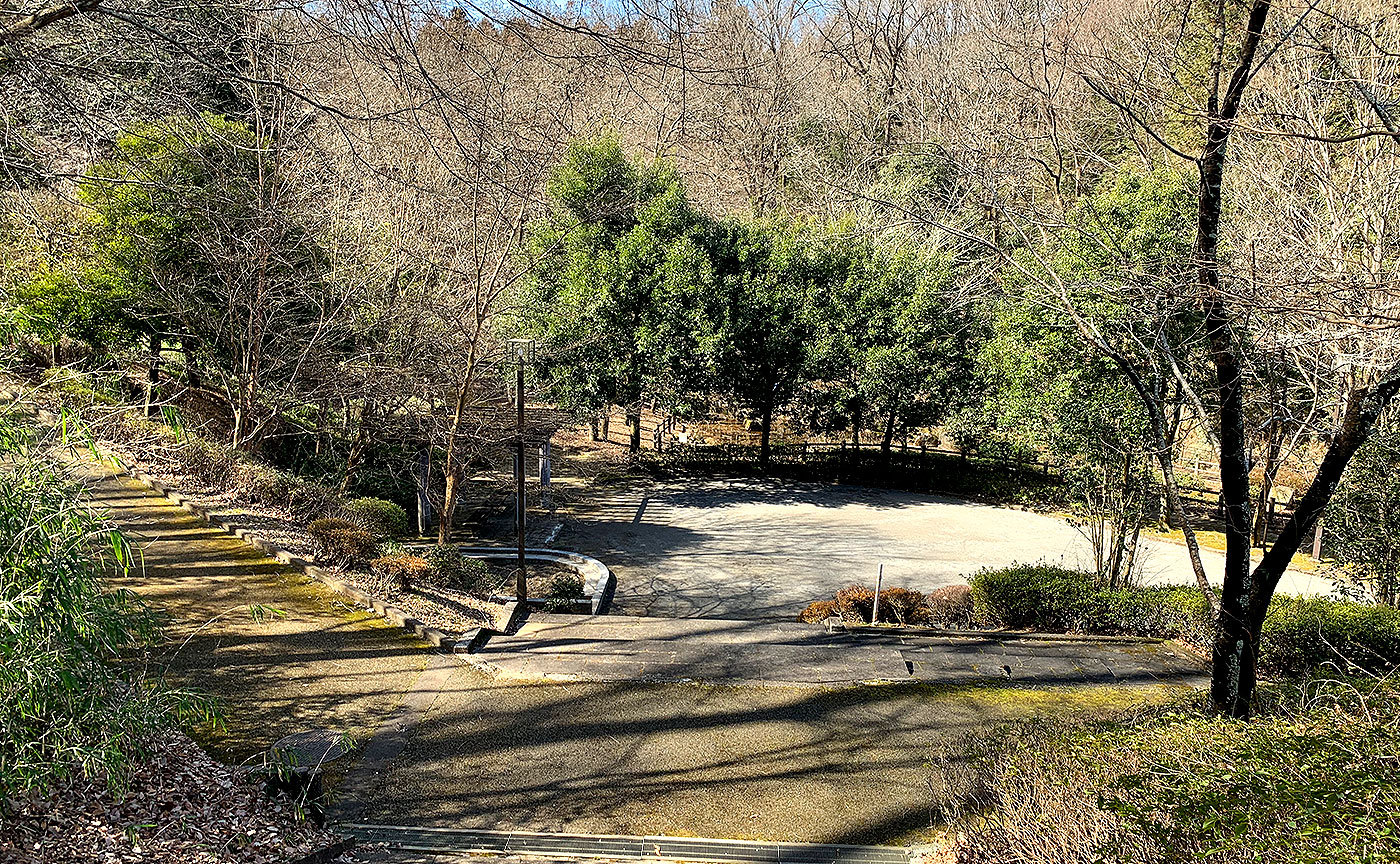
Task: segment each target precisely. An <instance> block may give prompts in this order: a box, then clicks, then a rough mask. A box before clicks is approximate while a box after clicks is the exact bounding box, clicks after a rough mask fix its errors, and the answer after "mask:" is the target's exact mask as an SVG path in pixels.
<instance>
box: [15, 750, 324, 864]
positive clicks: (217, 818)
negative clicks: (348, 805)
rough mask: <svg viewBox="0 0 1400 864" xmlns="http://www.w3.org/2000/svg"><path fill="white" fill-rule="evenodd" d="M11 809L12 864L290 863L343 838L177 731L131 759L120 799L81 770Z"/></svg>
mask: <svg viewBox="0 0 1400 864" xmlns="http://www.w3.org/2000/svg"><path fill="white" fill-rule="evenodd" d="M7 806H8V812H6V813H5V814H4V818H3V820H0V861H3V862H5V864H69V862H73V864H76V862H83V864H128V862H141V864H148V862H149V864H283V862H288V861H295V860H297V859H298V858H301V857H302V856H304V855H307V854H309V853H311V852H314V851H316V850H319V849H323V848H325V847H326V846H329V845H330V844H331V843H333V842H334V841H335V839H336V837H335V835H334V834H332V833H331V832H329V831H326V830H324V829H320V828H317V827H315V826H314V825H312V824H310V823H309V822H305V821H302V820H299V819H298V818H297V816H296V813H295V810H294V808H293V807H292V806H291V804H289V803H288V802H286V801H283V800H277V801H274V800H272V799H270V798H268V797H267V796H266V795H265V793H264V792H263V788H262V781H261V779H260V778H259V777H258V776H257V775H256V774H254V773H253V772H252V771H251V770H250V769H246V768H231V767H229V766H227V765H222V764H220V763H218V762H216V761H215V760H214V759H213V758H211V757H210V756H209V755H208V754H206V753H205V752H204V751H203V750H201V749H199V746H198V745H196V744H195V743H194V742H193V741H191V740H190V739H189V738H187V737H185V736H184V735H179V734H172V735H170V736H169V737H167V738H165V739H163V740H161V741H159V742H157V744H156V745H155V746H154V748H153V755H152V757H151V758H149V759H146V760H142V761H141V762H140V763H138V764H136V765H134V766H133V772H132V776H131V782H130V784H129V787H128V788H127V790H126V793H125V794H124V795H122V796H120V797H118V796H115V795H113V794H112V793H110V792H109V791H108V790H107V787H106V785H105V784H104V783H102V782H100V781H96V782H94V781H92V780H88V779H86V778H81V777H80V778H75V779H72V780H69V781H65V782H62V783H60V784H58V785H57V786H56V787H55V788H53V789H51V790H49V791H48V792H47V793H46V794H44V795H33V796H30V797H28V798H25V799H22V800H19V801H10V802H8V805H7Z"/></svg>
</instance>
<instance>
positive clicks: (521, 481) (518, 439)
mask: <svg viewBox="0 0 1400 864" xmlns="http://www.w3.org/2000/svg"><path fill="white" fill-rule="evenodd" d="M510 344H511V346H512V347H514V348H515V543H516V571H515V599H516V600H517V601H519V602H520V603H524V602H525V600H526V599H527V595H528V592H529V588H528V586H527V585H526V582H525V360H526V359H527V357H528V355H529V354H530V351H531V349H532V348H533V347H534V342H533V341H531V340H529V339H512V340H510Z"/></svg>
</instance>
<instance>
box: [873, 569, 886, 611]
mask: <svg viewBox="0 0 1400 864" xmlns="http://www.w3.org/2000/svg"><path fill="white" fill-rule="evenodd" d="M884 587H885V565H884V564H881V565H880V566H879V569H877V570H876V571H875V602H874V603H873V604H871V606H870V623H871V624H879V623H880V592H881V591H882V590H883V589H884Z"/></svg>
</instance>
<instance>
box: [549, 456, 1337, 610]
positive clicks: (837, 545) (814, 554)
mask: <svg viewBox="0 0 1400 864" xmlns="http://www.w3.org/2000/svg"><path fill="white" fill-rule="evenodd" d="M561 514H562V515H564V527H563V531H562V532H561V533H560V535H559V537H558V539H557V541H556V542H555V545H556V546H557V547H558V548H562V549H576V550H578V551H580V552H583V553H584V554H587V555H592V556H594V557H596V558H598V559H600V560H602V561H603V562H604V563H606V564H607V565H608V567H610V568H611V569H612V570H613V572H614V573H615V574H616V575H617V583H618V584H617V594H616V596H615V598H614V602H613V606H612V610H613V611H614V612H618V613H622V614H628V615H657V616H666V617H682V616H684V617H712V618H785V619H792V618H795V617H796V615H797V613H798V612H800V611H801V610H802V609H803V607H805V606H806V605H807V604H808V603H810V602H812V601H813V600H819V599H829V598H830V597H831V596H832V594H834V593H835V592H836V591H837V590H838V589H839V588H842V587H844V586H846V585H850V584H852V583H862V584H871V583H873V582H874V579H875V569H876V565H877V564H878V563H880V562H884V564H885V577H886V583H885V584H886V585H891V586H895V585H897V586H901V587H906V588H913V589H917V590H920V591H928V590H931V589H934V588H938V587H940V586H943V585H953V584H959V583H964V582H966V580H967V577H969V576H971V575H972V574H973V573H976V572H977V571H978V570H979V569H981V568H983V567H1005V566H1007V565H1009V564H1013V563H1016V562H1035V561H1041V560H1044V561H1047V562H1049V563H1052V564H1061V565H1064V566H1067V567H1079V568H1083V567H1088V568H1089V569H1092V564H1091V563H1090V562H1091V561H1092V554H1091V548H1090V546H1089V543H1088V541H1087V540H1085V539H1084V537H1083V536H1082V535H1081V534H1080V533H1079V532H1078V531H1076V530H1075V529H1074V527H1073V526H1071V525H1070V524H1069V523H1068V522H1066V521H1065V520H1063V519H1057V518H1055V517H1052V516H1045V515H1041V514H1038V513H1030V512H1026V511H1021V510H1012V509H1008V508H1004V507H994V506H991V505H987V504H978V503H975V502H971V501H966V500H961V499H955V498H946V497H939V496H935V495H920V494H914V493H907V492H895V491H890V490H881V489H867V488H861V487H855V486H833V485H819V484H811V483H792V484H787V483H778V482H771V481H761V480H694V481H687V482H675V483H666V484H654V485H639V486H637V487H635V488H629V489H623V490H617V491H614V492H612V493H611V494H609V495H606V496H605V497H602V498H588V499H583V500H582V501H581V502H580V503H578V504H575V505H573V506H571V507H570V508H568V509H567V510H565V511H561ZM556 524H557V523H556ZM1203 554H1204V563H1205V566H1206V570H1207V572H1208V573H1210V574H1212V577H1213V578H1216V579H1219V578H1220V575H1221V574H1222V573H1223V572H1224V556H1223V555H1222V554H1221V553H1219V552H1214V551H1211V550H1205V551H1204V553H1203ZM1140 556H1141V557H1140V561H1141V562H1142V567H1143V575H1144V579H1145V581H1146V582H1148V583H1149V584H1180V585H1194V584H1195V576H1194V575H1193V573H1192V571H1191V567H1190V562H1189V560H1188V558H1187V555H1186V547H1184V546H1179V545H1177V544H1174V543H1171V542H1167V541H1160V540H1144V541H1143V542H1142V546H1141V552H1140ZM1331 589H1332V585H1331V583H1330V582H1326V580H1323V579H1320V578H1316V577H1313V576H1312V575H1311V574H1307V573H1301V572H1296V571H1289V572H1288V573H1287V574H1286V575H1285V578H1284V581H1283V583H1282V584H1281V585H1280V590H1281V591H1284V592H1287V593H1327V592H1329V591H1330V590H1331Z"/></svg>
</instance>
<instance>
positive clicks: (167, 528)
mask: <svg viewBox="0 0 1400 864" xmlns="http://www.w3.org/2000/svg"><path fill="white" fill-rule="evenodd" d="M73 470H74V472H75V473H76V474H77V475H78V479H80V480H81V481H82V482H83V483H84V484H85V485H86V486H87V488H88V490H89V491H88V498H89V500H91V501H92V503H94V504H95V505H97V506H98V507H100V508H102V509H104V510H106V511H107V512H108V514H109V515H110V517H111V519H112V520H113V521H114V522H115V523H116V524H117V525H118V526H119V527H120V528H121V529H122V530H123V531H124V532H125V534H126V535H127V537H128V538H129V539H130V540H131V542H132V544H133V545H134V546H135V547H136V548H137V550H139V552H140V554H141V559H142V565H141V566H140V567H138V568H136V569H134V570H133V571H132V572H130V573H129V574H127V575H126V576H125V577H123V578H118V579H114V580H112V581H113V584H114V587H121V588H129V589H131V590H133V591H135V592H137V593H138V594H140V595H141V596H142V597H144V598H145V599H146V600H147V601H148V602H149V603H151V604H152V605H153V606H155V607H156V608H158V609H160V610H161V611H162V612H164V613H165V614H167V615H168V616H170V622H169V624H168V626H167V628H166V633H167V637H168V639H167V642H166V644H165V645H164V646H163V647H162V648H161V649H160V650H159V651H158V652H157V656H156V657H155V662H156V663H157V664H159V665H160V666H162V667H164V668H165V669H166V672H167V674H168V675H169V677H170V679H171V680H173V681H174V682H175V683H177V684H179V685H181V686H185V687H190V688H192V689H195V690H198V691H201V692H204V693H207V694H209V695H212V696H214V697H215V698H216V700H217V701H218V704H219V708H220V713H221V715H222V724H221V726H220V727H219V728H217V729H204V730H199V732H198V736H197V737H198V738H199V739H200V742H201V743H202V744H204V745H205V746H206V747H207V748H208V749H210V750H211V751H212V752H213V753H214V754H215V755H216V756H218V757H219V758H221V759H223V760H225V761H227V762H232V763H236V762H241V761H244V760H247V759H252V758H257V757H258V756H259V754H261V753H262V752H263V751H265V750H266V749H267V748H268V747H269V746H270V745H271V744H273V743H274V742H276V741H277V740H279V739H280V738H282V737H283V736H285V735H288V734H291V733H294V732H301V731H305V730H307V729H311V728H317V727H320V728H329V729H333V730H335V731H337V732H344V733H349V734H350V735H351V736H352V737H354V738H355V739H356V740H357V742H358V743H361V744H363V743H365V742H366V741H368V740H369V739H370V737H371V736H372V734H373V733H374V732H375V730H376V729H377V728H378V727H379V726H380V723H381V721H382V720H383V718H384V717H386V716H391V715H394V714H395V710H396V707H397V706H399V705H400V702H401V701H402V698H403V694H404V692H405V691H406V690H409V689H410V688H411V687H412V686H413V684H414V682H415V681H416V680H417V679H418V677H419V675H420V674H421V673H422V672H423V670H424V664H425V660H426V659H427V658H428V657H429V656H430V655H429V653H428V651H427V650H426V649H427V647H428V646H427V645H425V644H424V643H420V642H418V641H417V640H414V639H411V638H409V637H408V636H407V635H406V634H405V633H404V632H403V631H402V630H399V629H396V628H391V627H389V626H388V625H386V624H385V623H384V622H383V621H382V619H380V618H378V617H376V616H374V615H371V614H369V613H367V612H364V611H362V610H356V609H353V608H352V607H351V606H350V605H349V604H347V603H346V602H344V601H343V600H342V599H341V598H340V597H338V596H337V595H336V594H334V593H332V592H330V591H328V590H326V589H325V588H324V587H322V586H321V585H319V584H318V583H315V582H312V581H311V580H309V579H308V578H307V577H306V576H305V575H303V574H301V573H299V572H297V571H295V570H293V569H291V568H289V567H286V566H284V565H282V564H280V563H278V562H277V561H275V560H273V559H271V558H268V557H267V556H265V555H263V554H262V553H261V552H258V551H257V550H255V549H253V548H252V547H251V546H249V545H247V544H246V543H244V542H243V541H242V540H239V539H237V538H235V537H232V536H229V535H228V534H226V533H224V532H223V531H220V530H218V529H216V528H211V527H209V526H208V525H205V524H204V523H202V522H200V521H199V520H197V519H196V518H195V517H193V516H191V515H190V514H189V513H187V512H185V511H184V510H183V509H181V508H179V507H177V506H176V505H175V504H173V503H171V502H170V501H169V500H168V499H166V498H164V497H163V496H161V495H159V494H157V493H156V492H154V491H153V490H151V489H150V488H149V487H147V486H145V485H144V484H142V483H139V482H137V481H135V480H132V479H130V478H126V477H116V476H112V472H111V471H110V470H109V469H107V468H106V467H105V466H97V465H91V464H79V465H77V466H74V469H73Z"/></svg>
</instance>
